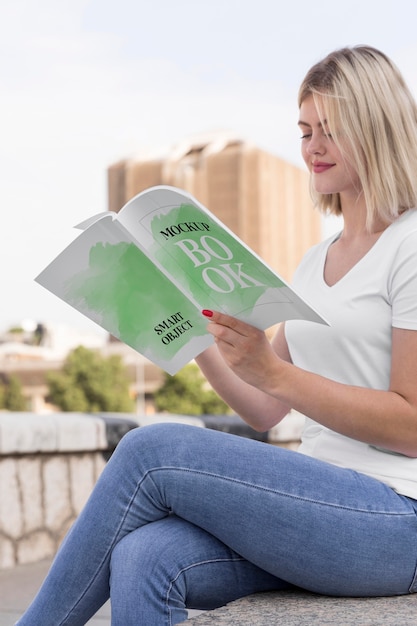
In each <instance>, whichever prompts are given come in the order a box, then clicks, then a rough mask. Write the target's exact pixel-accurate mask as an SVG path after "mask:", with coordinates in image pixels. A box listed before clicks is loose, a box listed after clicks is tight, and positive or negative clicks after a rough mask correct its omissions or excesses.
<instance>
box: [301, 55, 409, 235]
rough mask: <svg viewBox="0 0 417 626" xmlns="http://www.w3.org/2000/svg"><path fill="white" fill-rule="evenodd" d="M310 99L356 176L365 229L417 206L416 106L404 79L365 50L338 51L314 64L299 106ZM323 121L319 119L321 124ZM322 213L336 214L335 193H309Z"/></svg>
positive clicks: (388, 62)
mask: <svg viewBox="0 0 417 626" xmlns="http://www.w3.org/2000/svg"><path fill="white" fill-rule="evenodd" d="M310 95H311V96H313V98H314V99H315V102H316V106H317V109H318V111H319V113H320V115H322V116H323V118H324V119H326V122H327V128H328V132H329V133H330V134H331V135H332V137H333V139H334V140H335V142H336V145H338V146H339V147H340V149H341V150H343V147H342V146H341V144H340V143H339V141H340V139H341V137H342V136H343V146H346V144H347V145H348V149H347V150H346V149H345V153H344V154H345V157H346V159H349V161H350V162H351V164H352V165H353V167H354V168H355V170H356V171H357V173H358V177H359V180H360V184H361V187H362V193H363V195H364V199H365V202H366V207H367V227H368V228H371V226H372V224H373V223H374V220H375V219H376V218H378V219H380V220H382V221H383V222H384V223H386V224H389V223H391V222H392V221H394V220H395V219H396V218H397V217H398V216H399V215H400V214H401V213H403V212H404V211H406V210H407V209H409V208H412V207H416V206H417V105H416V102H415V100H414V98H413V96H412V95H411V92H410V90H409V89H408V87H407V85H406V83H405V81H404V79H403V77H402V75H401V74H400V72H399V70H398V69H397V67H396V66H395V65H394V63H393V62H392V61H391V60H390V59H389V58H388V57H387V56H386V55H385V54H383V53H382V52H380V51H379V50H376V49H375V48H372V47H369V46H355V47H353V48H342V49H340V50H336V51H335V52H332V53H331V54H329V55H328V56H327V57H326V58H325V59H323V60H322V61H320V62H319V63H317V64H316V65H314V66H313V67H312V68H311V69H310V70H309V72H308V73H307V75H306V77H305V78H304V80H303V82H302V84H301V87H300V90H299V96H298V104H299V106H300V105H301V103H302V102H303V101H304V100H305V99H306V98H307V97H308V96H310ZM322 121H323V120H322ZM312 195H313V200H314V202H315V204H316V206H317V207H318V208H319V209H320V210H321V211H323V212H326V213H333V214H336V215H338V214H340V213H341V205H340V197H339V194H337V193H335V194H328V195H326V194H317V193H315V192H312Z"/></svg>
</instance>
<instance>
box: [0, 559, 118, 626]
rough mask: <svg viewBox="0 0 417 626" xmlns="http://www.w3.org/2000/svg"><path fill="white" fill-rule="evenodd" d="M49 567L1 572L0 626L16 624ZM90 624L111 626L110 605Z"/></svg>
mask: <svg viewBox="0 0 417 626" xmlns="http://www.w3.org/2000/svg"><path fill="white" fill-rule="evenodd" d="M49 565H50V561H49V560H48V561H40V562H39V563H31V564H29V565H18V566H16V567H13V568H12V569H5V570H0V626H13V625H14V624H15V622H16V621H17V619H18V618H19V617H20V616H21V615H22V613H23V612H24V610H25V608H26V607H27V606H28V605H29V604H30V602H31V600H32V599H33V597H34V596H35V594H36V592H37V590H38V589H39V587H40V585H41V583H42V581H43V579H44V578H45V575H46V573H47V571H48V569H49ZM88 624H89V626H90V625H91V626H110V624H111V620H110V603H109V602H107V603H106V604H105V605H104V606H103V607H102V608H101V609H100V611H99V612H98V613H97V614H96V615H95V616H94V617H93V618H92V619H91V620H90V621H89V622H88Z"/></svg>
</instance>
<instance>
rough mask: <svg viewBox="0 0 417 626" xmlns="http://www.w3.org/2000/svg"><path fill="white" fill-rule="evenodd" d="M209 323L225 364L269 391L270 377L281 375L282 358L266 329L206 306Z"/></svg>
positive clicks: (247, 380) (243, 378)
mask: <svg viewBox="0 0 417 626" xmlns="http://www.w3.org/2000/svg"><path fill="white" fill-rule="evenodd" d="M203 315H205V316H206V317H208V318H209V319H210V323H209V325H208V327H207V330H208V332H209V333H211V334H212V335H213V337H214V340H215V342H216V344H217V347H218V349H219V352H220V354H221V355H222V357H223V359H224V361H225V363H226V365H227V366H228V367H229V368H230V369H231V370H232V371H233V372H234V373H235V374H236V375H237V376H239V378H241V379H242V380H244V381H245V382H246V383H248V384H250V385H252V386H253V387H256V388H258V389H262V390H264V391H266V392H267V393H268V389H267V386H268V381H271V380H274V379H275V380H276V377H277V376H279V370H280V364H281V363H282V361H281V359H280V358H279V357H278V356H277V354H276V353H275V351H274V350H273V348H272V346H271V344H270V342H269V340H268V338H267V337H266V335H265V333H264V332H263V331H261V330H259V329H257V328H255V327H254V326H251V325H250V324H246V323H245V322H241V321H240V320H238V319H236V318H235V317H231V316H230V315H226V314H224V313H219V312H217V311H208V310H204V311H203Z"/></svg>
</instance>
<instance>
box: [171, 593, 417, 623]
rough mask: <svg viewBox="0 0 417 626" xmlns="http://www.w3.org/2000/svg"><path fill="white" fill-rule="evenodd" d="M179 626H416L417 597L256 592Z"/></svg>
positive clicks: (416, 595)
mask: <svg viewBox="0 0 417 626" xmlns="http://www.w3.org/2000/svg"><path fill="white" fill-rule="evenodd" d="M182 623H183V624H187V626H209V625H210V626H211V625H213V624H216V626H226V624H228V625H229V626H231V625H233V626H278V625H282V624H285V626H311V625H312V624H315V625H316V626H325V625H328V626H416V624H417V594H410V595H406V596H392V597H386V598H385V597H384V598H335V597H329V596H321V595H316V594H312V593H308V592H304V591H300V592H299V591H283V592H270V593H258V594H254V595H251V596H247V597H246V598H241V599H240V600H235V602H231V603H230V604H227V605H226V606H224V607H221V608H219V609H216V610H214V611H206V612H204V613H202V614H201V615H198V616H197V617H194V618H191V619H189V620H187V621H186V622H182Z"/></svg>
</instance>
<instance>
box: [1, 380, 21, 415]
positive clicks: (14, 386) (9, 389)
mask: <svg viewBox="0 0 417 626" xmlns="http://www.w3.org/2000/svg"><path fill="white" fill-rule="evenodd" d="M0 409H6V410H7V411H24V410H25V409H26V399H25V397H24V395H23V393H22V386H21V384H20V381H19V379H18V378H17V377H16V376H14V375H13V374H12V375H11V376H8V377H7V379H6V380H5V381H3V382H0Z"/></svg>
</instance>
